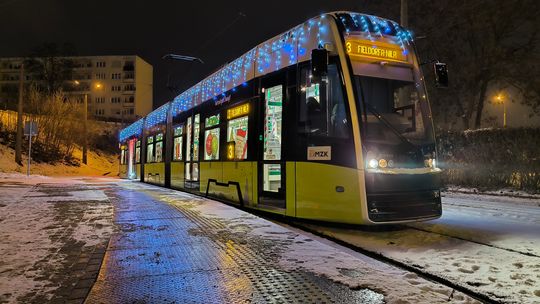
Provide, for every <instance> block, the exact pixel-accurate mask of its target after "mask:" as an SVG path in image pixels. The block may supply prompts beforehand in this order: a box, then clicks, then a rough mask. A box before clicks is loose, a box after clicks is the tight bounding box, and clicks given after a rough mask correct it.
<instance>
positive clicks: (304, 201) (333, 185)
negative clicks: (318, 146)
mask: <svg viewBox="0 0 540 304" xmlns="http://www.w3.org/2000/svg"><path fill="white" fill-rule="evenodd" d="M361 173H362V171H359V170H358V169H353V168H345V167H339V166H334V165H327V164H321V163H314V162H297V163H296V216H297V217H300V218H306V219H315V220H324V221H332V222H341V223H349V224H357V223H361V220H362V211H361V202H360V197H361V196H360V189H359V188H358V185H359V183H358V180H359V178H360V177H359V174H361Z"/></svg>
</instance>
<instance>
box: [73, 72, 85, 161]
mask: <svg viewBox="0 0 540 304" xmlns="http://www.w3.org/2000/svg"><path fill="white" fill-rule="evenodd" d="M73 83H74V84H75V85H76V86H79V85H80V84H81V83H80V82H79V81H78V80H75V81H73ZM83 112H84V124H83V147H82V163H83V164H85V165H86V164H88V156H87V155H88V141H87V140H86V138H87V137H88V121H87V120H88V93H86V92H85V93H84V111H83Z"/></svg>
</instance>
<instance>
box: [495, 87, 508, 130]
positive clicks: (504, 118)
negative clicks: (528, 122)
mask: <svg viewBox="0 0 540 304" xmlns="http://www.w3.org/2000/svg"><path fill="white" fill-rule="evenodd" d="M495 99H496V100H497V101H496V103H499V104H500V103H502V105H503V128H506V102H505V99H504V95H503V94H502V93H500V94H499V95H497V96H495Z"/></svg>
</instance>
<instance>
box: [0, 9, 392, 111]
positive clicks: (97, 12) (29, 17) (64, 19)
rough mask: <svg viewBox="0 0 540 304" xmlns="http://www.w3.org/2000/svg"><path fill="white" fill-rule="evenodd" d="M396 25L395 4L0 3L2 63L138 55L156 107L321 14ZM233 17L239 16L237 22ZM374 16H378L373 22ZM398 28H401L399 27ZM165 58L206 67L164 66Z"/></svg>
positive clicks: (0, 52) (174, 63)
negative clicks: (36, 50) (54, 48)
mask: <svg viewBox="0 0 540 304" xmlns="http://www.w3.org/2000/svg"><path fill="white" fill-rule="evenodd" d="M374 2H378V6H379V7H380V6H381V2H384V3H386V4H390V5H391V7H387V8H386V9H385V11H387V12H391V14H392V15H391V16H387V15H382V16H381V17H387V18H392V19H397V18H398V13H399V3H400V1H399V0H392V1H390V0H387V1H360V0H350V1H349V0H340V1H328V0H310V1H293V0H288V1H253V0H250V1H204V0H199V1H179V0H178V1H141V0H130V1H127V0H113V1H103V0H93V1H68V0H64V1H61V0H0V24H1V25H0V37H1V41H2V44H1V47H0V56H2V57H6V56H13V57H18V56H25V55H27V54H29V52H30V50H31V49H32V48H33V47H35V46H37V45H40V44H42V43H43V42H56V43H58V44H62V43H64V42H70V43H72V44H74V45H75V47H76V50H77V54H78V55H132V54H135V55H139V56H141V57H142V58H144V59H145V60H146V61H148V62H149V63H150V64H152V65H153V67H154V107H157V106H159V105H161V104H163V103H165V102H168V101H170V100H171V99H172V98H173V97H174V96H175V94H174V93H173V92H171V91H170V90H169V89H168V88H167V78H168V75H170V78H171V83H172V84H173V85H175V86H177V87H179V88H180V89H187V88H189V87H190V86H191V85H193V84H194V83H196V82H198V81H199V80H201V79H203V78H204V77H205V76H207V75H208V74H210V73H211V72H213V71H215V70H216V69H217V68H218V67H220V66H222V65H223V64H225V63H226V62H228V61H231V60H233V59H235V58H237V57H238V56H240V55H241V54H243V53H244V52H245V51H247V50H249V49H250V48H252V47H254V46H255V45H257V44H258V43H260V42H262V41H264V40H266V39H268V38H271V37H272V36H274V35H277V34H279V33H281V32H283V31H285V30H287V29H289V28H291V27H293V26H295V25H297V24H299V23H302V22H303V21H305V20H307V19H309V18H311V17H313V16H316V15H318V14H320V13H322V12H328V11H334V10H353V11H359V12H364V13H371V14H377V12H376V11H374V8H371V9H370V7H371V6H374V5H377V4H375V3H374ZM239 12H242V13H243V14H245V17H240V16H239ZM379 15H380V14H379ZM398 21H399V20H398ZM167 53H176V54H182V55H190V56H196V57H200V58H201V59H202V60H204V62H205V64H203V65H201V64H191V63H187V62H180V61H169V60H163V59H161V57H162V56H163V55H165V54H167Z"/></svg>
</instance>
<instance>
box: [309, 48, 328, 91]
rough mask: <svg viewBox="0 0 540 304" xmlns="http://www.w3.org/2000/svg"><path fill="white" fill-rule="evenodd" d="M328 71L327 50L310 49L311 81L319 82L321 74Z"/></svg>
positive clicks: (324, 74) (321, 77)
mask: <svg viewBox="0 0 540 304" xmlns="http://www.w3.org/2000/svg"><path fill="white" fill-rule="evenodd" d="M327 73H328V51H327V50H325V49H314V50H312V51H311V82H312V83H321V81H322V79H323V76H326V74H327Z"/></svg>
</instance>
